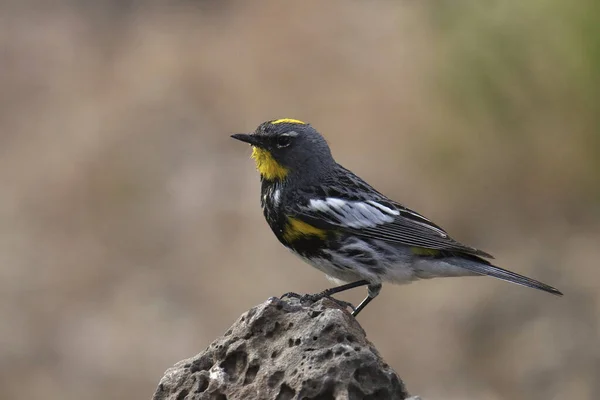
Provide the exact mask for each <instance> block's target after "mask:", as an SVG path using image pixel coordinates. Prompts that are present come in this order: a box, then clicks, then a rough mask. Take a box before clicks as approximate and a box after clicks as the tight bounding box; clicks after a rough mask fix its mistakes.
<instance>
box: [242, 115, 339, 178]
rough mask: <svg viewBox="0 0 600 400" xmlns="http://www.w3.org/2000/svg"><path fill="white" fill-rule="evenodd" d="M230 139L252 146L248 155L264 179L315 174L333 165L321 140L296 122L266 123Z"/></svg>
mask: <svg viewBox="0 0 600 400" xmlns="http://www.w3.org/2000/svg"><path fill="white" fill-rule="evenodd" d="M231 137H233V138H234V139H237V140H241V141H242V142H246V143H249V144H250V145H251V146H252V147H253V153H252V156H253V158H254V159H255V160H256V165H257V168H258V170H259V172H260V173H261V175H262V176H263V177H266V178H270V177H280V178H281V177H285V176H287V173H289V172H298V171H301V170H304V171H306V170H309V171H312V172H314V173H318V172H319V171H320V170H321V169H322V168H323V167H324V166H326V165H330V164H331V163H334V160H333V157H332V156H331V151H330V150H329V146H328V145H327V142H326V141H325V138H323V136H321V134H320V133H319V132H317V131H316V130H315V129H314V128H313V127H312V126H310V125H309V124H307V123H304V122H302V121H299V120H295V119H289V118H284V119H277V120H272V121H267V122H264V123H262V124H260V125H259V126H258V128H256V130H255V131H254V132H253V133H252V134H245V133H238V134H235V135H231ZM284 170H285V173H284Z"/></svg>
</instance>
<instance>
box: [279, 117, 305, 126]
mask: <svg viewBox="0 0 600 400" xmlns="http://www.w3.org/2000/svg"><path fill="white" fill-rule="evenodd" d="M271 124H273V125H277V124H300V125H306V122H302V121H300V120H299V119H292V118H281V119H276V120H275V121H271Z"/></svg>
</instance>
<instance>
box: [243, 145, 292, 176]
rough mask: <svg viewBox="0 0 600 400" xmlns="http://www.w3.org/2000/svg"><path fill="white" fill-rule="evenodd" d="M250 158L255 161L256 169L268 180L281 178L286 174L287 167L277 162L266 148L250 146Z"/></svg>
mask: <svg viewBox="0 0 600 400" xmlns="http://www.w3.org/2000/svg"><path fill="white" fill-rule="evenodd" d="M252 158H253V159H254V161H255V162H256V169H257V170H258V172H259V173H260V175H261V176H262V177H263V178H265V179H266V180H268V181H274V180H276V179H280V180H281V179H283V178H285V177H286V176H287V174H288V172H289V171H288V169H287V168H285V167H284V166H282V165H281V164H279V163H278V162H277V161H275V159H274V158H273V156H272V155H271V153H269V152H268V151H267V150H264V149H261V148H258V147H254V146H253V147H252Z"/></svg>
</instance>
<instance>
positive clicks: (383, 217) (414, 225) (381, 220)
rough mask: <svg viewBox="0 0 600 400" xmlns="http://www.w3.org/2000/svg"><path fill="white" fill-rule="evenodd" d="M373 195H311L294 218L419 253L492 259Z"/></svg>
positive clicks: (396, 204) (298, 207)
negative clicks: (450, 252) (402, 246)
mask: <svg viewBox="0 0 600 400" xmlns="http://www.w3.org/2000/svg"><path fill="white" fill-rule="evenodd" d="M372 190H373V189H372ZM317 192H321V191H320V190H319V191H317ZM351 193H352V192H351ZM371 193H372V194H373V196H369V197H366V196H365V197H366V198H363V199H360V198H357V197H356V196H354V194H355V193H352V195H349V196H344V193H343V192H338V193H336V194H337V195H338V196H319V195H318V194H317V193H312V196H310V195H309V196H307V197H304V196H303V197H304V198H308V200H306V203H305V204H297V205H296V206H295V207H294V210H293V211H292V213H293V215H294V217H295V218H300V219H302V220H303V221H305V222H306V223H308V224H311V225H313V226H315V227H318V228H321V229H326V230H338V231H345V232H348V233H352V234H354V235H357V236H362V237H365V238H371V239H378V240H382V241H385V242H388V243H397V244H401V245H405V246H411V247H415V248H418V249H431V250H446V251H453V252H460V253H465V254H471V255H475V256H479V257H486V258H493V257H492V256H491V255H489V254H487V253H485V252H483V251H481V250H478V249H475V248H473V247H469V246H465V245H463V244H461V243H459V242H457V241H456V240H454V239H452V238H451V237H450V236H449V235H448V234H447V233H446V232H445V231H444V230H443V229H442V228H440V227H439V226H437V225H436V224H434V223H433V222H431V221H430V220H428V219H427V218H425V217H424V216H422V215H420V214H418V213H416V212H414V211H412V210H410V209H408V208H406V207H404V206H402V205H401V204H399V203H396V202H393V201H391V200H389V199H387V198H385V197H384V196H383V195H381V194H379V193H378V192H375V191H373V192H371ZM305 195H308V193H305ZM351 197H354V198H351Z"/></svg>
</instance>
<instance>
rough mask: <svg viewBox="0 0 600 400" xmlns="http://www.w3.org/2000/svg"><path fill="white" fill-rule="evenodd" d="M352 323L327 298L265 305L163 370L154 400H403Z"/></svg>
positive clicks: (394, 378) (388, 372) (403, 394)
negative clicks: (306, 303)
mask: <svg viewBox="0 0 600 400" xmlns="http://www.w3.org/2000/svg"><path fill="white" fill-rule="evenodd" d="M408 397H409V395H408V393H407V391H406V389H405V387H404V384H403V383H402V381H401V380H400V378H399V377H398V376H397V375H396V373H395V372H394V371H393V370H392V368H390V366H388V365H387V364H386V363H385V362H384V361H383V360H382V358H381V356H380V355H379V353H378V352H377V350H376V349H375V348H374V347H373V345H372V344H371V343H370V342H369V341H368V340H367V339H366V336H365V332H364V331H363V329H362V328H361V327H360V325H359V324H358V322H357V321H356V319H354V317H352V316H351V315H350V314H349V313H348V312H347V311H345V310H342V309H341V308H340V307H339V306H338V305H337V304H336V303H334V302H332V301H331V300H328V299H323V300H320V301H318V302H316V303H314V304H311V305H304V304H300V302H299V301H298V300H296V299H285V300H280V299H277V298H270V299H268V300H267V301H266V302H264V303H263V304H260V305H258V306H256V307H254V308H252V309H250V310H249V311H247V312H246V313H244V314H243V315H242V316H241V317H240V318H239V319H238V320H237V321H236V322H235V323H234V324H233V326H232V327H231V328H230V329H229V330H228V331H227V332H226V333H225V334H224V335H223V336H222V337H220V338H218V339H217V340H215V341H214V342H213V343H212V344H211V345H210V346H209V347H208V348H207V349H206V350H204V351H203V352H202V353H200V354H198V355H196V356H195V357H192V358H190V359H187V360H184V361H180V362H179V363H177V364H175V366H174V367H172V368H170V369H168V370H167V371H166V372H165V375H164V376H163V378H162V379H161V381H160V383H159V385H158V389H157V390H156V392H155V393H154V397H153V399H154V400H203V399H214V400H225V399H228V400H237V399H276V400H291V399H306V400H308V399H314V400H317V399H319V400H334V399H336V400H337V399H348V400H358V399H370V400H376V399H382V400H383V399H385V400H392V399H406V398H408Z"/></svg>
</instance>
